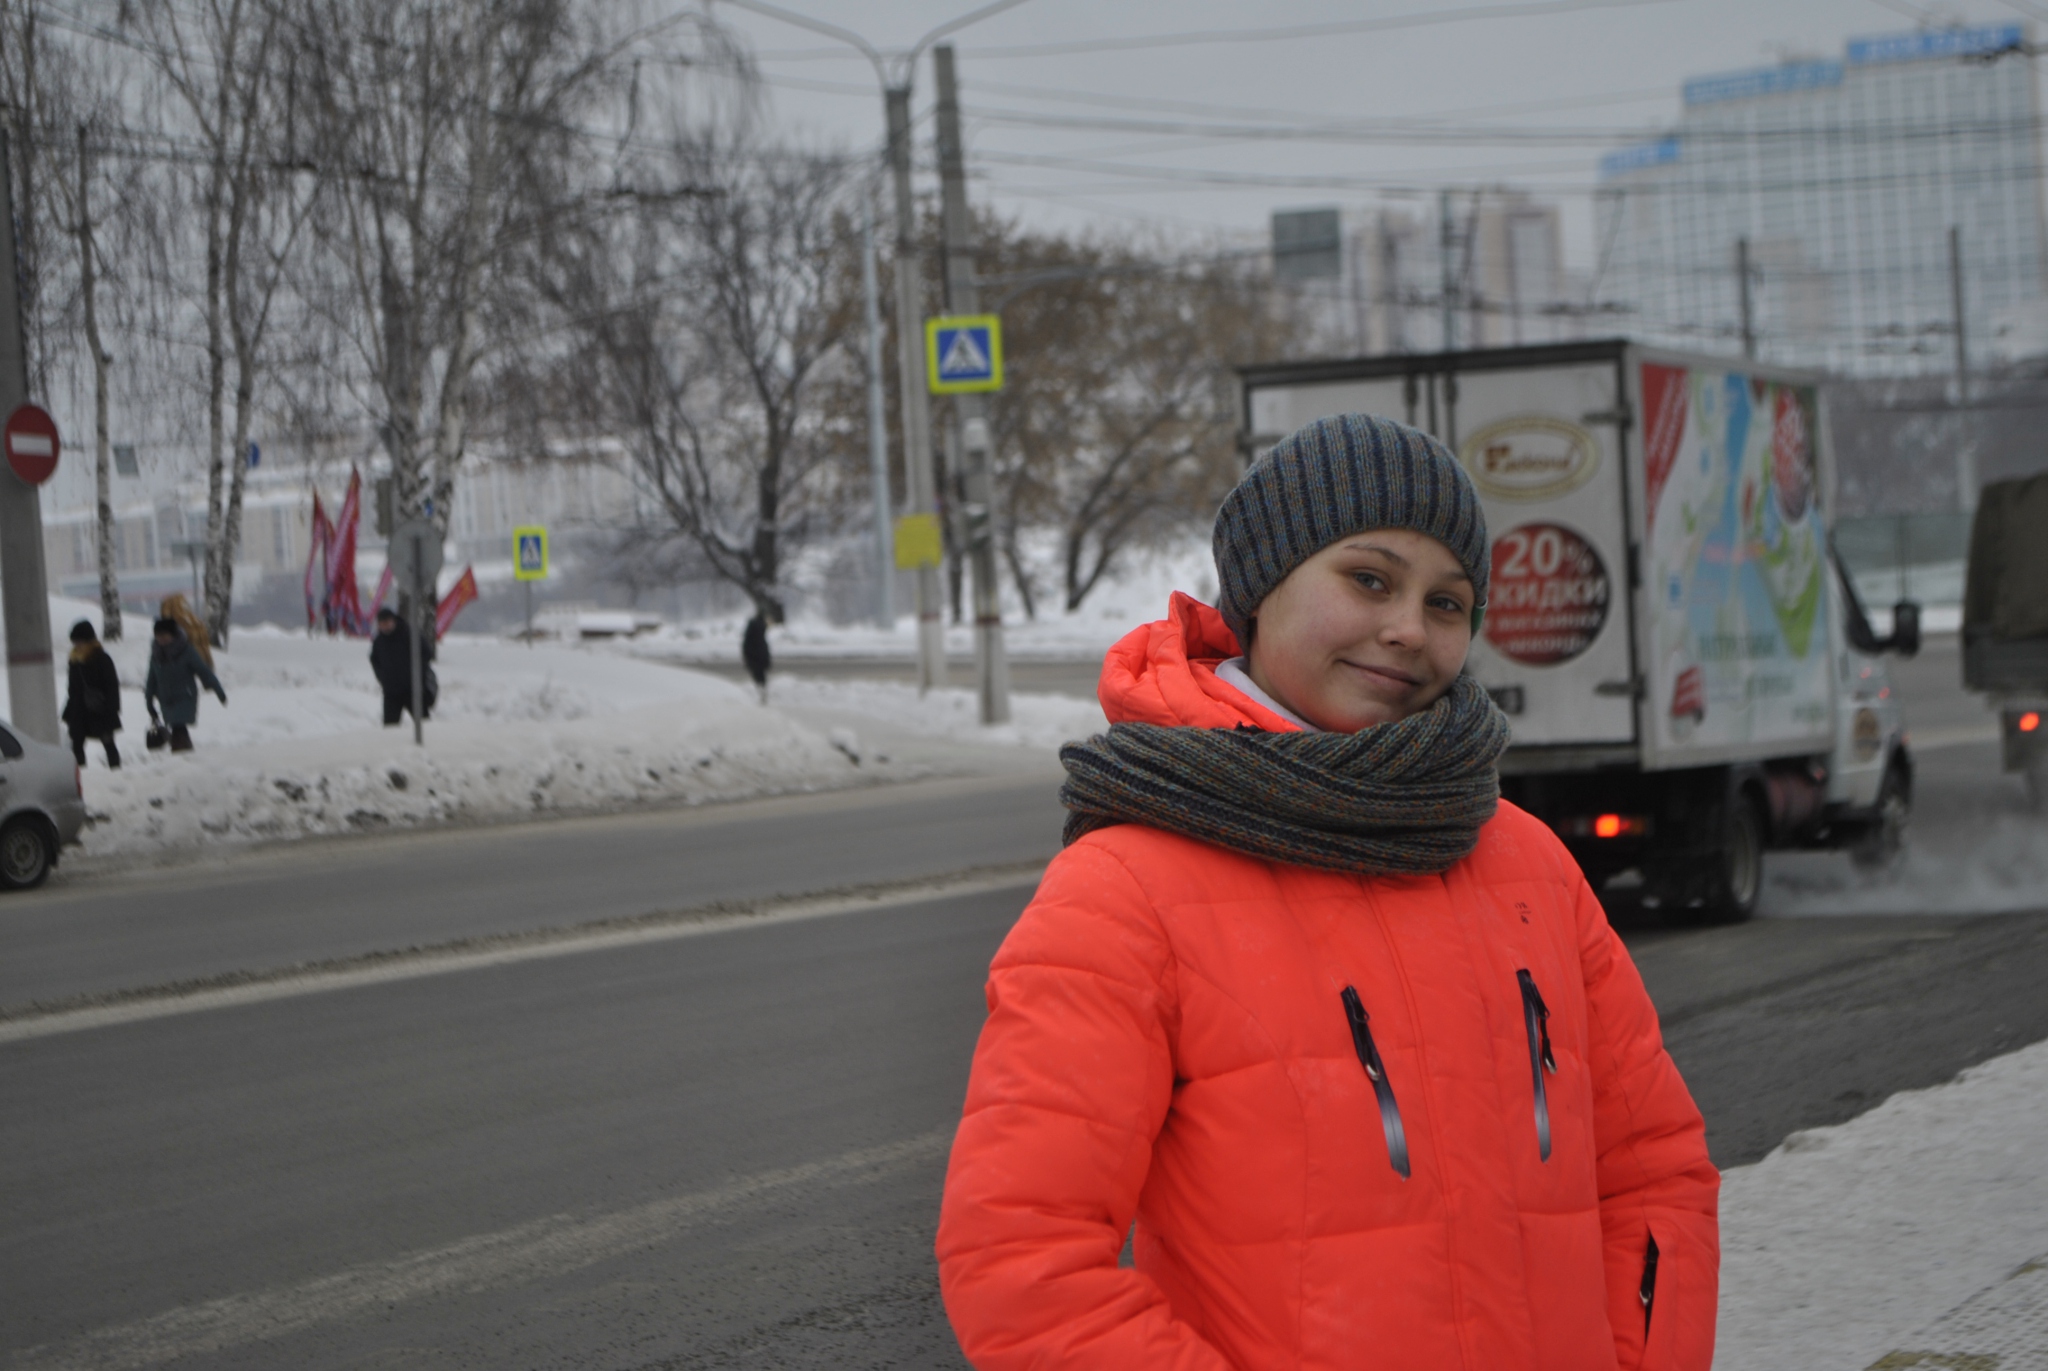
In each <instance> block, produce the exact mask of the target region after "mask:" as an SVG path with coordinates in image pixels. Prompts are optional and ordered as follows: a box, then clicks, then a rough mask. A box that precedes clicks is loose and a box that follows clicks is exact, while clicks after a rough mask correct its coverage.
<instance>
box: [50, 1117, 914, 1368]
mask: <svg viewBox="0 0 2048 1371" xmlns="http://www.w3.org/2000/svg"><path fill="white" fill-rule="evenodd" d="M952 1140H953V1130H952V1129H951V1128H943V1129H937V1130H934V1131H933V1132H930V1133H922V1134H919V1135H918V1136H916V1137H913V1138H905V1139H902V1140H901V1141H898V1142H892V1143H884V1144H881V1145H880V1146H876V1147H863V1148H856V1149H854V1150H852V1151H849V1152H842V1153H840V1154H839V1155H838V1156H836V1157H827V1158H824V1159H823V1160H820V1161H814V1162H803V1163H800V1164H798V1165H796V1166H787V1167H781V1168H778V1169H775V1170H772V1171H760V1172H756V1173H755V1174H753V1175H751V1176H742V1177H740V1178H739V1179H737V1180H733V1181H729V1182H727V1183H726V1184H724V1185H721V1186H715V1187H713V1188H711V1189H709V1190H698V1191H693V1192H691V1193H690V1194H686V1195H673V1196H669V1197H666V1198H663V1199H658V1200H650V1201H648V1202H647V1203H645V1204H640V1205H635V1206H633V1207H632V1208H630V1209H621V1210H615V1211H613V1212H611V1213H606V1214H596V1215H590V1214H583V1215H577V1214H553V1215H549V1216H548V1217H546V1218H542V1219H534V1220H531V1221H530V1222H527V1223H522V1224H517V1225H514V1226H513V1227H510V1228H503V1229H500V1230H498V1231H497V1232H495V1233H479V1234H476V1235H474V1236H472V1237H467V1238H462V1239H459V1240H457V1241H455V1242H452V1243H448V1244H446V1245H445V1246H442V1247H436V1248H430V1249H428V1250H426V1251H421V1252H411V1253H407V1254H406V1255H404V1256H401V1257H397V1258H395V1259H392V1260H389V1261H379V1262H364V1263H362V1264H360V1265H357V1266H351V1267H348V1268H345V1269H344V1270H341V1271H337V1272H334V1273H332V1274H330V1275H326V1276H317V1277H314V1278H313V1279H311V1280H307V1281H301V1282H300V1283H299V1284H297V1285H289V1286H283V1287H279V1288H277V1289H272V1290H261V1291H256V1292H254V1293H251V1294H242V1295H228V1296H224V1297H223V1298H221V1299H216V1300H208V1301H206V1302H205V1303H203V1304H195V1305H188V1306H185V1307H183V1308H178V1309H169V1310H165V1311H164V1312H163V1313H161V1314H153V1315H151V1316H149V1317H147V1318H143V1319H137V1320H135V1321H133V1322H130V1323H123V1324H114V1325H111V1326H109V1327H106V1328H100V1329H95V1330H94V1331H92V1332H90V1333H87V1334H85V1335H83V1336H82V1337H78V1338H73V1339H70V1340H67V1341H65V1342H61V1343H44V1344H41V1345H40V1346H36V1347H31V1348H29V1349H27V1350H26V1351H24V1352H22V1353H21V1355H20V1356H19V1357H17V1358H16V1359H15V1360H14V1361H13V1362H12V1363H11V1364H12V1365H13V1366H15V1367H17V1368H19V1371H87V1368H90V1369H91V1371H142V1368H146V1367H151V1366H157V1365H160V1364H162V1363H164V1362H169V1361H176V1360H178V1359H179V1358H181V1357H203V1356H208V1355H213V1354H218V1353H221V1352H224V1351H227V1350H229V1349H231V1348H237V1347H245V1346H248V1345H250V1344H252V1343H260V1342H268V1341H273V1340H275V1339H279V1338H285V1337H290V1336H292V1335H294V1334H298V1333H304V1332H307V1331H308V1330H311V1329H314V1328H319V1327H322V1326H324V1325H330V1324H338V1323H344V1322H347V1321H348V1320H351V1319H356V1318H361V1317H363V1316H365V1315H372V1314H374V1315H377V1316H378V1317H379V1318H380V1319H381V1318H384V1317H387V1316H388V1314H389V1312H390V1311H391V1310H392V1309H393V1308H394V1307H395V1306H398V1305H402V1304H405V1303H407V1302H408V1301H412V1300H417V1299H420V1298H423V1297H425V1296H430V1295H443V1296H446V1295H469V1294H477V1293H481V1292H484V1291H488V1290H496V1289H502V1288H504V1287H506V1286H512V1285H521V1284H527V1283H530V1282H533V1281H537V1280H542V1279H545V1278H548V1277H552V1276H561V1275H566V1274H567V1273H569V1272H572V1271H579V1270H582V1269H583V1268H585V1267H588V1266H595V1265H597V1264H598V1263H599V1262H604V1261H609V1260H611V1259H613V1258H615V1257H622V1256H626V1255H628V1254H630V1253H633V1252H637V1251H642V1250H645V1249H648V1248H652V1247H658V1246H660V1245H661V1244H662V1243H664V1242H667V1241H669V1240H671V1239H672V1238H674V1237H676V1236H677V1234H678V1233H679V1232H680V1231H681V1230H683V1229H686V1228H689V1227H691V1226H692V1225H694V1224H698V1223H702V1222H704V1221H706V1220H709V1219H714V1218H717V1217H719V1216H720V1215H723V1214H726V1213H728V1212H730V1211H732V1210H734V1209H738V1208H741V1207H742V1206H745V1205H748V1204H751V1203H755V1202H757V1201H761V1200H766V1199H772V1198H774V1197H775V1196H776V1195H778V1194H779V1193H781V1192H783V1191H788V1190H793V1189H796V1188H799V1187H802V1186H807V1185H821V1184H823V1185H858V1184H863V1183H865V1182H869V1181H875V1180H880V1179H883V1178H884V1177H886V1176H888V1175H890V1174H892V1173H893V1172H895V1171H897V1170H900V1169H901V1168H903V1167H906V1166H910V1165H913V1164H915V1163H918V1162H923V1161H928V1160H930V1159H932V1158H935V1157H939V1156H942V1155H944V1153H945V1152H946V1149H947V1148H948V1147H950V1146H951V1145H952Z"/></svg>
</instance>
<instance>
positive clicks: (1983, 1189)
mask: <svg viewBox="0 0 2048 1371" xmlns="http://www.w3.org/2000/svg"><path fill="white" fill-rule="evenodd" d="M2044 1142H2048V1043H2036V1044H2034V1045H2033V1046H2032V1047H2027V1048H2022V1049H2021V1050H2020V1051H2018V1052H2014V1053H2011V1054H2009V1055H2007V1056H2004V1057H1998V1058H1995V1059H1993V1060H1991V1061H1988V1062H1985V1063H1983V1064H1982V1065H1980V1066H1976V1067H1973V1068H1971V1069H1970V1070H1968V1071H1965V1072H1964V1073H1963V1074H1962V1075H1961V1076H1959V1077H1957V1078H1956V1079H1955V1080H1954V1081H1951V1082H1949V1083H1948V1084H1946V1085H1938V1086H1935V1087H1933V1088H1932V1089H1928V1090H1909V1091H1903V1092H1901V1093H1899V1094H1897V1095H1894V1096H1892V1097H1891V1098H1890V1099H1889V1100H1887V1101H1885V1102H1884V1103H1883V1104H1881V1105H1879V1106H1878V1107H1877V1108H1876V1109H1873V1110H1871V1111H1870V1112H1869V1113H1867V1114H1864V1115H1862V1116H1860V1117H1858V1118H1855V1119H1852V1120H1850V1121H1849V1122H1848V1123H1845V1124H1841V1125H1838V1126H1836V1127H1833V1128H1816V1129H1811V1130H1809V1131H1807V1132H1804V1133H1795V1134H1793V1135H1792V1136H1791V1137H1790V1138H1787V1139H1786V1140H1785V1142H1784V1143H1783V1145H1781V1146H1780V1147H1779V1148H1778V1149H1777V1150H1776V1151H1775V1152H1773V1153H1771V1154H1770V1155H1769V1156H1768V1157H1765V1158H1764V1159H1763V1160H1762V1161H1760V1162H1758V1163H1757V1164H1756V1165H1754V1166H1744V1167H1736V1168H1734V1169H1732V1170H1730V1171H1729V1172H1727V1174H1726V1175H1725V1177H1724V1178H1723V1184H1722V1192H1721V1254H1722V1255H1721V1328H1720V1336H1719V1348H1718V1351H1717V1352H1716V1354H1715V1357H1714V1365H1715V1367H1716V1368H1717V1371H1786V1369H1787V1368H1793V1367H1796V1368H1799V1371H1864V1368H1867V1367H1871V1366H1873V1365H1879V1366H1886V1367H1900V1368H1903V1367H1909V1366H1920V1367H1927V1368H1934V1367H1951V1368H1983V1371H1990V1369H1991V1368H1994V1367H2007V1368H2014V1371H2017V1368H2019V1367H2021V1366H2027V1367H2038V1366H2040V1365H2042V1364H2043V1361H2044V1360H2048V1359H2044V1358H2043V1357H2042V1353H2043V1352H2044V1350H2048V1338H2044V1337H2042V1336H2041V1331H2042V1330H2043V1329H2044V1328H2048V1283H2043V1282H2040V1281H2031V1282H2029V1281H2026V1280H2024V1279H2023V1278H2024V1277H2026V1276H2028V1275H2029V1274H2030V1268H2032V1269H2035V1270H2038V1269H2039V1267H2040V1262H2039V1261H2038V1260H2037V1259H2041V1258H2044V1257H2048V1167H2044V1166H2043V1165H2042V1164H2041V1160H2042V1146H2043V1143H2044ZM1966 1304H1967V1305H1968V1308H1967V1309H1963V1308H1961V1307H1962V1306H1965V1305H1966ZM1950 1311H1957V1313H1958V1314H1959V1315H1960V1317H1944V1316H1946V1315H1949V1314H1950ZM2027 1329H2031V1330H2032V1336H2031V1337H2030V1338H2029V1337H2025V1336H2015V1335H2023V1334H2024V1333H2025V1331H2026V1330H2027ZM2001 1336H2003V1337H2005V1338H2007V1339H2008V1340H2009V1342H2010V1345H2012V1346H2014V1347H2016V1348H2017V1347H2019V1345H2020V1344H2021V1343H2023V1342H2024V1343H2025V1344H2026V1347H2025V1351H2026V1352H2029V1353H2031V1354H2033V1356H2032V1358H2031V1359H2021V1360H2013V1359H2005V1360H2000V1359H1999V1358H1998V1356H1997V1355H1996V1354H1995V1353H1993V1352H1992V1351H1991V1348H1992V1346H1993V1345H1994V1344H1995V1345H1999V1346H2003V1345H2006V1344H2005V1343H2001V1342H2000V1341H1999V1339H2000V1338H2001ZM1972 1338H1975V1339H1979V1340H1981V1342H1980V1344H1979V1345H1977V1346H1972V1345H1969V1343H1968V1340H1969V1339H1972ZM1894 1354H1896V1355H1894ZM1880 1358H1883V1359H1884V1360H1882V1361H1880V1360H1879V1359H1880Z"/></svg>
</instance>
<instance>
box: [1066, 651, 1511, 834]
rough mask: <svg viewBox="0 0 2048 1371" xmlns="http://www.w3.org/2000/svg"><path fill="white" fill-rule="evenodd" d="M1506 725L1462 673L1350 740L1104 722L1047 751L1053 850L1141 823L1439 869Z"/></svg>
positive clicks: (1483, 804)
mask: <svg viewBox="0 0 2048 1371" xmlns="http://www.w3.org/2000/svg"><path fill="white" fill-rule="evenodd" d="M1507 744H1508V721H1507V719H1506V717H1505V716H1504V715H1502V714H1501V712H1500V710H1499V709H1497V708H1496V707H1495V706H1494V703H1493V701H1492V700H1491V699H1489V698H1487V694H1486V691H1485V690H1484V689H1483V688H1481V686H1480V685H1479V683H1478V682H1477V681H1474V680H1473V679H1472V678H1471V677H1470V676H1460V677H1458V680H1457V683H1456V684H1455V685H1453V686H1452V687H1451V689H1450V690H1449V691H1447V692H1445V694H1444V696H1443V698H1441V699H1439V700H1438V701H1437V702H1436V703H1435V704H1433V705H1431V706H1430V707H1429V708H1428V709H1425V710H1423V711H1422V712H1421V713H1419V714H1413V715H1410V716H1409V717H1408V718H1406V719H1402V720H1400V721H1399V722H1398V723H1391V724H1381V725H1379V726H1378V727H1376V728H1368V729H1365V730H1364V731H1363V732H1359V733H1265V732H1261V731H1260V730H1257V729H1253V728H1244V727H1240V728H1238V729H1236V730H1234V731H1233V730H1230V729H1221V728H1165V727H1161V726H1160V725H1157V724H1114V725H1112V726H1111V727H1110V730H1109V732H1107V733H1105V734H1101V735H1099V736H1097V737H1094V738H1091V739H1089V740H1088V741H1087V742H1085V743H1069V744H1067V745H1066V746H1065V747H1063V748H1061V749H1060V760H1061V761H1062V762H1063V763H1065V764H1066V768H1067V782H1066V784H1065V785H1064V786H1062V787H1061V788H1060V802H1061V803H1062V804H1064V805H1066V807H1067V808H1068V810H1069V811H1071V812H1070V813H1069V814H1068V815H1067V826H1066V834H1065V839H1066V841H1067V842H1069V843H1071V842H1073V841H1074V840H1075V839H1076V838H1079V837H1080V836H1081V835H1082V834H1084V833H1092V832H1093V831H1095V830H1096V829H1098V828H1107V827H1109V826H1110V825H1112V824H1122V823H1131V824H1144V825H1146V826H1147V827H1150V828H1163V829H1165V830H1167V831H1168V832H1170V833H1181V834H1185V835H1186V836H1188V837H1190V838H1198V839H1200V840H1201V841H1203V842H1206V843H1214V844H1216V845H1217V846H1218V847H1224V848H1229V849H1230V850H1231V851H1233V852H1242V853H1245V854H1246V855H1247V856H1252V857H1262V858H1265V859H1266V860H1268V861H1275V862H1285V863H1288V864H1289V865H1292V866H1312V867H1320V868H1322V869H1323V870H1326V871H1358V872H1367V873H1373V874H1392V873H1433V872H1439V871H1447V870H1449V869H1450V868H1451V867H1452V866H1454V865H1456V864H1457V863H1458V862H1459V861H1460V860H1462V859H1463V858H1465V857H1466V856H1468V855H1469V854H1470V853H1471V851H1472V849H1473V848H1474V847H1475V846H1477V844H1478V842H1479V829H1480V826H1481V825H1482V824H1484V823H1485V822H1486V821H1487V820H1488V819H1491V818H1492V817H1493V811H1494V806H1495V804H1496V802H1497V801H1498V800H1499V798H1500V777H1499V773H1498V772H1496V771H1495V770H1494V764H1495V762H1497V761H1498V760H1499V759H1500V754H1501V752H1502V750H1503V749H1505V748H1506V747H1507Z"/></svg>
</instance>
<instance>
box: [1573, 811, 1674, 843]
mask: <svg viewBox="0 0 2048 1371" xmlns="http://www.w3.org/2000/svg"><path fill="white" fill-rule="evenodd" d="M1650 829H1651V823H1650V816H1649V815H1647V814H1591V815H1587V814H1581V815H1578V816H1577V817H1574V818H1570V819H1566V820H1564V821H1563V822H1561V823H1560V824H1558V826H1557V831H1558V832H1560V833H1562V834H1564V835H1565V836H1566V837H1567V838H1647V837H1649V836H1650Z"/></svg>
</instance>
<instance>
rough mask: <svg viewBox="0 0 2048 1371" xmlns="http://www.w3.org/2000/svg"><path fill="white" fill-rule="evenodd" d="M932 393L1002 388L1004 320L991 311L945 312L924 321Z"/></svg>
mask: <svg viewBox="0 0 2048 1371" xmlns="http://www.w3.org/2000/svg"><path fill="white" fill-rule="evenodd" d="M924 356H925V368H926V370H927V371H928V372H929V377H928V379H929V381H930V387H931V393H932V394H934V395H958V394H960V393H962V392H963V391H973V390H1001V389H1002V388H1003V321H1002V320H1001V319H999V318H997V317H996V316H995V315H993V314H946V315H940V316H939V317H938V318H936V319H927V320H925V321H924Z"/></svg>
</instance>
